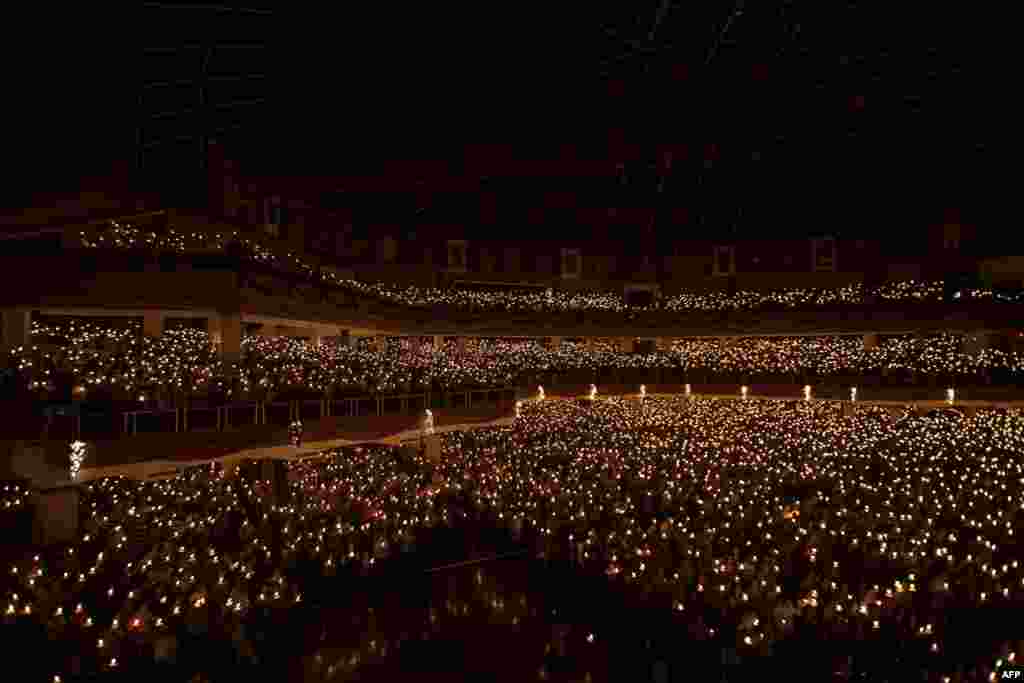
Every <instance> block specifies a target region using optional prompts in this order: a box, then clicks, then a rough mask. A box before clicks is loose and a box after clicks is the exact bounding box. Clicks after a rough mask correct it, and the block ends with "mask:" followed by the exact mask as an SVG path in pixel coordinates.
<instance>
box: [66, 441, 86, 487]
mask: <svg viewBox="0 0 1024 683" xmlns="http://www.w3.org/2000/svg"><path fill="white" fill-rule="evenodd" d="M85 451H86V444H85V442H84V441H72V442H71V456H70V458H71V466H70V468H69V473H70V475H71V479H72V481H77V480H78V473H79V471H80V470H81V469H82V462H83V461H84V460H85Z"/></svg>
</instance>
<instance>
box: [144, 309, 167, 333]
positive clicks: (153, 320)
mask: <svg viewBox="0 0 1024 683" xmlns="http://www.w3.org/2000/svg"><path fill="white" fill-rule="evenodd" d="M163 333H164V314H163V312H162V311H146V312H145V313H144V314H143V316H142V334H144V335H146V336H147V337H159V336H160V335H162V334H163Z"/></svg>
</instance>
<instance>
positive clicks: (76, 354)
mask: <svg viewBox="0 0 1024 683" xmlns="http://www.w3.org/2000/svg"><path fill="white" fill-rule="evenodd" d="M5 369H6V370H7V372H8V373H9V374H10V375H11V376H12V377H13V378H14V379H12V380H11V381H12V382H15V383H17V384H18V388H19V390H20V391H25V390H27V391H29V392H31V393H32V394H33V395H35V396H37V397H39V398H41V399H45V398H50V397H57V396H61V397H64V399H65V400H70V397H71V395H72V394H74V397H75V398H85V397H89V398H96V399H98V398H99V397H101V396H111V397H114V398H117V399H119V400H124V401H135V400H138V401H140V402H147V401H150V400H152V399H155V398H156V397H158V396H160V397H165V398H166V397H169V396H172V395H179V394H182V393H184V394H188V395H192V396H219V397H222V398H223V399H224V400H226V401H231V400H243V399H254V400H263V399H264V398H265V397H266V396H268V395H270V394H281V393H283V392H305V393H307V394H308V393H311V394H314V395H316V396H330V395H344V394H351V395H355V394H367V393H374V394H388V393H391V394H394V393H410V392H416V393H421V392H425V391H429V390H435V391H438V390H440V391H446V390H458V389H463V388H487V387H507V386H515V385H527V386H529V385H534V384H536V383H541V381H543V380H540V381H538V377H543V376H545V375H546V376H551V375H557V374H559V373H576V375H586V377H585V378H584V380H585V381H588V382H590V381H600V379H599V377H600V375H602V374H607V373H609V372H611V373H615V372H619V373H621V374H622V375H623V376H625V375H629V374H630V373H633V374H634V375H636V376H637V377H639V374H638V373H642V372H648V373H649V374H650V373H654V374H655V375H656V374H657V372H658V371H662V372H663V377H666V378H667V377H671V378H672V381H676V382H679V381H684V382H686V381H689V382H695V381H705V380H714V379H715V378H728V379H729V381H737V379H739V380H740V381H745V380H744V378H747V379H749V380H751V381H756V380H757V379H758V378H772V379H776V380H777V379H780V378H782V379H785V381H787V382H791V383H792V382H801V383H802V381H801V380H810V379H812V378H813V379H814V381H829V380H838V379H840V378H858V377H864V376H876V377H878V376H883V375H885V376H890V377H893V378H897V377H911V378H912V377H918V378H930V379H931V380H932V381H933V382H940V383H943V384H945V385H948V386H952V385H955V384H967V383H972V382H978V383H981V382H985V383H995V384H1006V383H1015V382H1018V381H1019V379H1020V377H1021V374H1022V372H1024V358H1022V356H1021V354H1019V353H1016V352H1010V351H1004V350H1000V349H996V348H984V347H982V346H979V347H978V348H974V349H972V348H971V347H970V346H969V339H968V338H967V337H965V336H963V335H953V334H940V335H933V336H912V335H903V336H895V337H887V338H882V339H881V340H880V341H879V344H878V346H876V347H874V348H865V345H864V343H863V341H862V339H861V338H860V337H858V336H852V337H851V336H847V337H740V338H735V339H700V338H687V339H677V340H674V341H673V342H672V344H671V346H670V347H668V348H662V349H661V350H649V351H648V352H644V353H632V352H628V351H624V350H623V349H622V347H620V346H619V345H618V343H617V342H616V341H615V340H607V339H605V340H591V341H589V342H587V341H581V340H563V341H562V342H561V344H560V345H558V346H557V347H553V346H551V345H550V344H546V343H544V342H543V340H530V339H477V338H467V339H463V340H452V339H449V340H448V341H446V342H445V343H443V345H441V346H434V342H433V340H432V339H427V340H424V339H422V338H418V337H406V338H390V339H388V340H387V341H386V343H384V344H380V345H379V344H377V343H376V341H375V340H372V339H370V338H365V337H364V338H357V339H355V340H348V341H341V340H339V339H332V340H326V341H323V342H322V343H321V344H320V345H319V346H317V345H314V344H313V343H311V342H309V341H307V340H302V339H296V338H285V337H276V338H275V337H263V336H245V337H244V338H243V340H242V354H241V358H240V360H238V361H237V362H232V363H226V362H224V361H222V360H221V359H220V358H219V356H218V353H217V349H216V347H215V345H214V343H213V342H212V341H211V339H210V337H209V336H208V335H207V333H206V332H205V331H203V330H198V329H192V328H181V329H170V330H167V331H165V332H164V334H163V335H162V336H160V337H158V338H149V337H144V336H143V335H142V334H141V328H140V324H139V323H138V321H133V322H127V323H124V324H121V325H111V324H105V323H102V322H93V321H89V320H88V319H84V320H82V319H79V320H75V319H52V320H36V321H34V322H33V327H32V346H31V347H21V348H17V349H13V350H12V351H11V352H10V353H9V354H8V355H7V358H6V366H5ZM627 381H632V379H630V380H627ZM640 381H647V382H655V381H656V380H655V379H646V380H640ZM662 381H668V380H667V379H665V380H662ZM853 381H855V382H856V380H853Z"/></svg>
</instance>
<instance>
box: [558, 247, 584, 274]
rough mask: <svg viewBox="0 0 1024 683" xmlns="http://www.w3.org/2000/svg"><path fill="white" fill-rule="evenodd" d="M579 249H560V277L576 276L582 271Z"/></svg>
mask: <svg viewBox="0 0 1024 683" xmlns="http://www.w3.org/2000/svg"><path fill="white" fill-rule="evenodd" d="M581 261H582V258H581V257H580V250H579V249H562V277H563V278H578V277H579V276H580V273H581V271H582V264H581Z"/></svg>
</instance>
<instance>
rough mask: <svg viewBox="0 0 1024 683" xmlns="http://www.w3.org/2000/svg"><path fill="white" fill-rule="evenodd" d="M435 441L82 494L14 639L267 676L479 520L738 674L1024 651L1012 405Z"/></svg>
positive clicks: (899, 668)
mask: <svg viewBox="0 0 1024 683" xmlns="http://www.w3.org/2000/svg"><path fill="white" fill-rule="evenodd" d="M438 438H440V439H441V440H442V448H441V456H440V459H439V460H436V461H432V460H430V459H428V458H427V457H426V455H425V452H426V451H423V450H421V451H415V450H408V449H403V450H399V449H389V448H386V447H383V446H381V447H377V446H370V447H364V448H356V449H346V450H344V451H342V452H333V453H326V454H324V455H323V456H321V457H317V458H310V459H306V460H302V461H296V462H293V463H290V464H289V466H288V468H287V480H288V485H287V486H285V487H283V488H281V489H280V490H281V491H283V492H284V493H274V492H273V491H277V490H278V489H275V488H274V486H275V484H273V483H270V482H266V481H263V480H262V478H261V477H258V476H257V477H244V476H243V477H237V478H236V477H225V476H224V473H223V472H221V471H219V470H218V469H217V468H215V467H213V466H211V467H205V466H204V467H200V468H197V469H195V470H191V471H189V472H187V473H186V474H183V475H179V476H178V477H177V478H175V479H173V480H168V481H159V482H154V481H146V482H140V481H130V480H127V479H106V480H100V481H96V482H90V483H89V484H86V485H84V486H83V487H82V494H83V497H82V501H81V509H82V515H81V519H82V529H81V535H80V537H79V538H77V539H76V540H75V541H74V542H73V543H70V544H67V545H65V546H61V547H58V548H54V549H51V550H47V551H40V550H35V551H29V552H28V553H27V554H26V555H25V556H23V557H20V558H18V559H17V560H16V561H14V562H13V563H12V564H11V565H10V566H9V567H7V568H6V569H5V570H4V572H3V577H4V578H3V586H2V590H3V601H2V603H0V608H3V609H4V621H5V624H7V625H8V626H11V627H12V628H11V629H8V632H9V633H12V634H13V633H15V629H14V628H13V627H17V633H18V634H19V636H18V638H19V639H17V640H15V639H5V640H7V643H8V644H11V643H18V646H19V647H26V648H30V647H32V646H31V643H33V642H36V643H39V642H45V641H46V639H47V638H49V640H50V644H49V645H48V646H47V647H46V648H40V649H34V650H24V651H32V652H41V651H45V652H47V657H46V660H45V665H46V666H48V667H49V668H50V671H49V672H48V674H47V675H48V677H49V678H48V679H47V680H53V681H64V680H71V679H72V678H73V677H74V676H75V675H87V674H90V673H92V672H97V671H118V670H123V671H125V672H132V674H133V675H136V676H137V675H140V674H141V672H143V671H145V670H147V669H144V668H143V667H150V666H158V667H159V666H163V667H171V666H172V665H171V662H172V661H175V660H177V661H178V664H177V666H186V668H188V667H191V668H190V669H189V672H191V671H192V669H204V670H210V669H215V668H216V667H217V666H219V665H222V664H223V665H224V666H229V665H230V664H231V663H242V664H245V663H248V664H255V663H261V664H263V665H268V663H272V661H276V660H273V657H274V656H273V655H272V654H270V653H273V652H283V651H285V650H288V648H298V647H300V643H298V642H297V641H296V640H295V639H294V638H293V639H292V640H288V639H287V637H285V636H282V638H283V640H280V641H277V640H275V641H274V642H273V643H271V642H270V640H268V638H267V636H266V634H267V633H270V632H271V630H272V629H273V628H274V627H273V624H277V625H278V626H279V627H280V628H279V630H277V631H273V633H287V632H288V631H289V629H288V628H284V626H282V625H289V624H291V625H293V626H294V625H295V624H298V623H300V617H299V616H298V615H301V614H303V611H302V610H304V609H308V607H307V605H309V604H315V603H316V602H317V601H318V600H320V599H321V596H323V595H326V594H329V593H331V592H337V591H344V590H345V589H346V586H347V587H348V588H350V589H353V590H355V589H356V588H355V587H356V586H357V585H358V584H357V583H351V582H350V581H356V580H357V577H358V576H360V575H371V576H372V575H374V574H375V573H378V572H382V571H386V568H387V567H388V566H389V565H391V564H392V563H394V562H398V561H399V560H400V558H401V557H403V556H408V555H411V554H415V553H416V552H417V550H418V549H421V548H423V547H425V545H427V544H426V543H425V541H424V536H423V534H424V533H429V531H430V530H432V529H438V528H458V527H459V526H460V525H461V524H463V523H466V522H467V520H470V519H472V520H476V521H477V522H478V523H485V524H486V525H493V526H495V527H498V528H501V529H504V530H506V531H507V533H508V534H509V535H510V537H511V538H512V539H513V540H514V541H515V542H516V543H518V544H519V545H521V546H523V547H527V548H530V549H532V552H535V553H540V554H541V555H543V557H544V558H545V559H546V560H547V561H548V562H550V563H552V564H557V565H559V566H562V567H566V566H571V567H572V568H573V569H572V570H573V571H574V572H578V573H579V574H580V575H581V576H583V575H594V574H601V575H604V576H605V577H607V587H608V590H609V591H611V592H613V593H617V594H623V595H626V596H628V600H629V601H631V604H635V605H637V606H638V607H640V606H642V607H644V608H646V609H648V610H651V609H654V610H661V611H662V613H664V615H665V616H666V618H667V619H671V620H672V623H673V624H674V625H675V633H676V636H675V637H676V638H677V640H678V639H681V640H686V641H687V642H691V643H698V644H699V645H700V647H701V648H704V649H706V650H709V651H716V652H717V651H719V650H722V651H725V652H728V653H730V657H731V658H732V659H734V660H737V661H740V662H750V661H756V662H762V661H764V662H770V661H772V660H773V659H776V658H773V657H771V656H770V655H772V654H775V655H779V656H780V657H781V656H782V655H783V654H785V653H792V652H793V651H794V650H793V648H792V647H791V646H792V645H793V644H796V645H799V646H801V647H802V649H798V650H796V652H797V653H798V654H797V655H795V656H796V661H799V662H800V666H799V667H798V668H797V669H796V670H794V669H791V670H790V673H791V676H790V679H792V676H793V675H796V676H797V677H799V676H800V675H805V677H806V678H807V680H823V678H822V675H823V674H824V675H826V676H833V675H837V674H838V675H841V676H842V677H846V678H852V677H861V678H863V677H864V676H867V677H868V678H869V679H870V680H882V679H884V677H885V676H890V677H891V676H898V675H901V674H906V675H912V676H913V677H918V678H920V677H921V675H922V672H924V673H925V674H926V675H927V676H928V678H927V680H935V681H967V680H996V679H995V678H994V677H993V676H995V675H997V674H998V671H999V670H1000V669H1001V667H1004V666H1008V665H1011V664H1015V663H1017V661H1018V660H1017V657H1018V652H1019V647H1020V646H1021V645H1020V641H1021V640H1022V639H1024V632H1021V629H1020V628H1018V627H1016V626H1015V625H1014V623H1015V622H1013V621H1012V620H1010V619H1009V616H1010V615H1011V614H1012V613H1015V610H1016V608H1017V607H1019V606H1020V605H1021V602H1022V600H1024V567H1021V566H1019V552H1018V545H1017V538H1019V536H1020V533H1021V522H1022V519H1024V517H1022V516H1021V510H1022V509H1024V474H1022V466H1024V462H1022V457H1024V415H1022V413H1021V412H1020V411H1016V410H1010V411H997V410H987V411H979V412H978V413H977V414H975V415H972V416H969V417H968V416H964V415H961V414H960V413H958V412H956V411H954V410H943V411H937V412H936V413H933V414H930V415H927V416H923V415H916V414H914V413H913V412H911V411H907V412H905V413H903V414H901V415H893V414H891V413H890V412H889V411H887V410H883V409H880V408H874V407H867V406H861V407H857V408H856V409H855V410H853V411H852V412H851V411H850V409H849V407H847V409H846V411H845V412H844V410H843V409H842V407H841V406H837V405H836V404H829V403H819V402H816V401H813V400H810V401H798V402H783V401H768V400H714V399H698V398H682V397H678V398H658V397H648V398H646V399H643V400H640V399H622V398H609V399H602V398H600V397H598V398H597V399H596V400H591V401H558V400H551V399H548V400H543V401H540V400H538V401H530V402H528V403H526V404H525V405H523V406H522V407H521V410H520V412H519V417H518V418H517V419H516V420H515V422H514V423H513V425H512V426H509V427H500V428H485V429H480V430H474V431H469V432H451V433H445V434H443V435H439V437H438ZM342 577H347V578H346V580H345V581H341V578H342ZM495 600H497V596H496V597H495ZM495 604H497V603H495ZM423 627H424V628H425V629H429V628H430V624H424V625H423ZM292 630H294V631H296V632H298V631H299V630H300V629H297V628H293V629H292ZM606 636H607V634H603V633H601V632H596V633H589V634H588V636H587V637H588V639H590V641H593V640H594V639H597V640H600V639H601V638H603V637H606ZM564 637H567V636H564ZM33 639H35V640H33ZM314 640H315V639H314ZM810 644H813V646H812V647H807V646H808V645H810ZM381 645H382V643H380V642H375V643H374V644H373V645H372V646H371V644H370V643H369V642H366V643H364V647H365V648H370V647H373V648H379V647H380V646H381ZM221 646H223V647H221ZM311 647H312V648H313V649H312V650H311V651H308V652H304V655H308V658H307V659H306V660H304V665H307V666H308V669H309V670H313V669H316V670H317V671H319V672H320V673H319V675H321V676H323V677H324V678H326V677H327V676H328V667H330V673H331V674H333V673H335V672H336V671H338V670H339V669H346V668H348V669H349V670H351V668H352V667H353V666H355V665H354V664H350V663H351V662H353V661H356V662H357V661H358V659H359V658H358V656H356V655H357V654H358V653H346V654H345V655H344V657H342V658H341V659H339V660H338V661H336V662H326V661H324V657H325V655H326V654H330V653H326V652H325V651H323V650H318V649H316V643H315V642H314V643H313V644H312V645H311ZM218 648H220V649H218ZM175 652H177V653H178V654H177V655H175V654H174V653H175ZM512 654H513V655H514V653H512ZM331 656H334V655H333V654H332V655H331ZM366 656H368V655H365V654H364V658H365V657H366ZM353 657H355V659H353ZM182 660H184V661H182ZM313 662H316V663H317V666H316V667H314V666H313ZM24 680H28V679H24Z"/></svg>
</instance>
